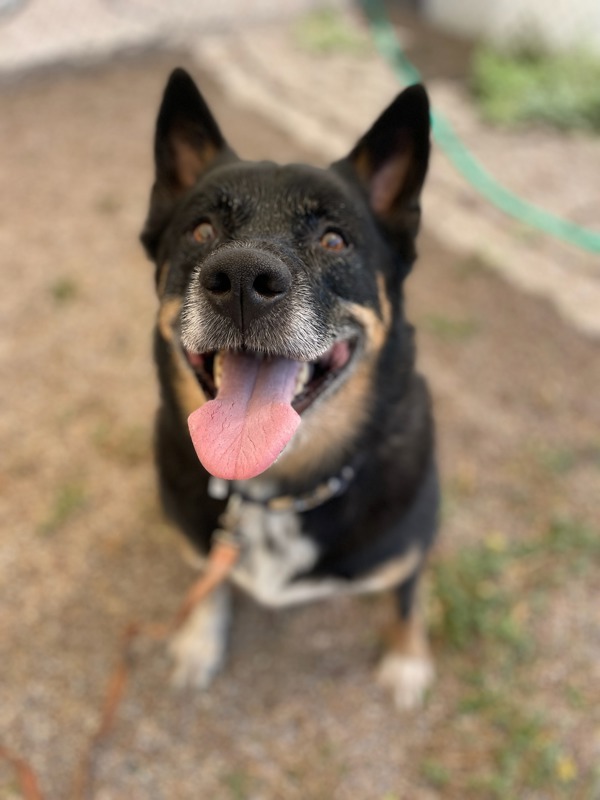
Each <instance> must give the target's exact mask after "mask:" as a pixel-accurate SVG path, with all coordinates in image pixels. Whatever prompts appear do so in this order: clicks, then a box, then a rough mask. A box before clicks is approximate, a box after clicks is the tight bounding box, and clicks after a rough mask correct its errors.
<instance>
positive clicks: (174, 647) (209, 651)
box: [169, 586, 229, 689]
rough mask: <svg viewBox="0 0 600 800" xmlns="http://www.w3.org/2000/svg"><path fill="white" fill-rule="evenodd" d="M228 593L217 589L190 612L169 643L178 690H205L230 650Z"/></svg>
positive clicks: (172, 678)
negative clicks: (228, 639) (228, 641)
mask: <svg viewBox="0 0 600 800" xmlns="http://www.w3.org/2000/svg"><path fill="white" fill-rule="evenodd" d="M228 628H229V592H228V588H227V587H226V586H221V587H219V588H218V589H216V590H215V592H214V593H213V594H212V595H210V596H209V597H208V598H206V600H205V601H204V602H203V603H201V604H200V605H199V606H198V607H197V608H195V609H194V611H193V612H192V613H191V615H190V617H189V619H188V620H186V622H185V624H184V625H183V627H182V628H181V629H180V630H179V631H178V632H177V633H176V634H175V635H174V636H173V638H172V639H171V641H170V643H169V654H170V656H171V658H172V659H173V661H174V663H175V665H174V668H173V673H172V676H171V683H172V685H173V686H174V687H175V688H176V689H183V688H194V689H206V688H207V687H208V686H209V685H210V683H211V682H212V680H213V678H214V677H215V675H216V674H217V672H218V671H219V670H220V668H221V666H222V665H223V661H224V659H225V652H226V649H227V631H228Z"/></svg>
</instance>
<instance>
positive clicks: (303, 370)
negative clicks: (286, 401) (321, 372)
mask: <svg viewBox="0 0 600 800" xmlns="http://www.w3.org/2000/svg"><path fill="white" fill-rule="evenodd" d="M311 371H312V366H311V365H310V364H309V363H308V362H306V361H303V362H302V366H301V367H300V369H299V370H298V375H297V376H296V388H295V390H294V395H297V394H301V393H302V392H303V391H304V387H305V386H306V384H307V383H308V382H309V380H310V374H311Z"/></svg>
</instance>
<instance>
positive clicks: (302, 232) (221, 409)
mask: <svg viewBox="0 0 600 800" xmlns="http://www.w3.org/2000/svg"><path fill="white" fill-rule="evenodd" d="M428 156H429V107H428V101H427V96H426V94H425V91H424V89H423V88H422V87H420V86H413V87H410V88H409V89H407V90H405V91H404V92H403V93H402V94H400V95H399V96H398V97H397V98H396V100H395V101H394V102H393V103H392V104H391V105H390V106H389V108H388V109H387V110H386V111H385V112H384V113H383V114H382V115H381V117H380V118H379V119H378V120H377V122H376V123H375V124H374V125H373V127H372V128H371V129H370V130H369V131H368V132H367V133H366V134H365V135H364V136H363V137H362V138H361V139H360V140H359V141H358V143H357V144H356V146H355V147H354V149H353V150H352V152H351V153H350V155H349V156H348V157H347V158H345V159H343V160H341V161H338V162H336V163H335V164H333V165H332V166H331V167H330V168H329V169H326V170H323V169H317V168H314V167H309V166H305V165H296V164H293V165H288V166H278V165H276V164H274V163H272V162H248V161H242V160H240V159H239V158H238V157H237V156H236V155H235V153H234V152H233V150H232V149H231V148H230V147H229V146H228V145H227V143H226V141H225V139H224V138H223V135H222V134H221V131H220V130H219V127H218V125H217V123H216V122H215V120H214V118H213V116H212V114H211V113H210V111H209V109H208V107H207V105H206V103H205V101H204V100H203V98H202V96H201V95H200V93H199V92H198V90H197V88H196V86H195V84H194V83H193V81H192V80H191V78H190V77H189V75H187V73H185V72H184V71H183V70H176V71H175V72H173V74H172V75H171V77H170V79H169V82H168V85H167V87H166V90H165V94H164V98H163V102H162V106H161V109H160V112H159V116H158V122H157V129H156V139H155V163H156V179H155V183H154V186H153V189H152V196H151V203H150V211H149V214H148V218H147V221H146V225H145V228H144V231H143V233H142V242H143V243H144V246H145V247H146V250H147V252H148V254H149V255H150V257H151V258H152V259H153V260H154V261H155V263H156V279H157V287H158V293H159V297H160V303H161V307H160V313H159V323H158V334H159V337H161V339H162V342H163V343H164V344H165V346H166V347H167V348H168V353H169V355H168V358H169V359H170V365H169V367H168V370H166V372H164V375H166V376H167V379H168V380H169V381H170V382H171V383H172V384H173V385H174V386H175V387H176V388H175V392H176V396H177V398H178V403H179V407H180V411H181V412H182V413H184V414H185V415H186V416H187V415H190V417H189V424H190V432H191V435H192V439H193V441H194V445H195V447H196V451H197V452H198V455H199V458H200V460H201V462H202V463H203V464H204V466H205V467H206V468H207V470H208V471H209V472H211V473H212V474H214V475H217V476H219V477H223V478H227V479H234V480H241V479H246V478H250V477H253V476H255V475H257V474H259V473H261V472H263V471H265V470H267V469H270V470H271V474H274V473H275V474H277V473H279V474H282V475H284V474H285V473H286V472H289V471H290V470H294V469H308V468H312V469H318V465H323V464H326V463H327V462H328V461H332V462H335V461H337V460H338V459H339V458H340V457H341V458H344V453H345V451H346V450H348V449H349V448H350V447H351V446H352V443H353V442H354V441H355V440H356V437H357V436H358V434H359V432H360V431H362V430H364V426H365V424H366V423H367V422H368V419H369V417H370V415H372V413H373V410H374V408H375V407H376V403H375V402H374V399H373V394H374V393H375V392H377V391H380V389H378V388H377V385H376V384H377V383H378V382H381V379H382V378H383V380H385V377H386V376H385V375H383V376H382V375H381V370H382V365H383V364H384V363H385V365H386V369H387V370H390V369H391V370H393V371H396V370H399V371H400V372H401V371H402V370H405V371H406V370H407V369H410V367H411V364H410V363H406V360H407V355H406V354H407V352H410V347H407V346H405V344H403V342H405V340H406V338H407V336H408V337H409V332H408V329H407V326H406V325H405V323H404V320H403V315H402V280H403V278H404V277H405V276H406V274H407V273H408V271H409V270H410V267H411V265H412V263H413V261H414V258H415V246H414V242H415V236H416V233H417V230H418V227H419V217H420V205H419V196H420V191H421V187H422V185H423V181H424V178H425V173H426V170H427V161H428ZM385 353H387V358H384V354H385ZM394 358H395V359H396V362H397V363H396V364H394V363H393V362H394ZM388 377H389V381H390V382H393V381H394V375H393V374H390V375H388ZM282 451H283V455H282V456H281V458H280V459H279V461H278V462H277V464H275V463H274V462H275V461H276V459H277V458H278V456H279V455H280V453H282Z"/></svg>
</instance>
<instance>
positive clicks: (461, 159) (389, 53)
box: [361, 0, 600, 253]
mask: <svg viewBox="0 0 600 800" xmlns="http://www.w3.org/2000/svg"><path fill="white" fill-rule="evenodd" d="M361 1H362V7H363V10H364V13H365V15H366V17H367V19H368V21H369V25H370V27H371V32H372V35H373V40H374V42H375V46H376V47H377V50H378V51H379V53H380V54H381V55H382V56H383V57H384V58H385V59H386V61H388V62H389V63H390V64H391V66H392V67H393V69H394V72H395V73H396V75H397V76H398V78H399V79H400V80H401V81H402V83H405V84H410V83H419V82H420V81H421V80H422V79H421V75H420V73H419V71H418V69H417V68H416V67H415V66H414V64H412V63H411V62H410V61H409V60H408V58H407V57H406V55H405V53H404V51H403V50H402V47H401V46H400V42H399V41H398V37H397V36H396V33H395V31H394V28H393V26H392V24H391V22H390V20H389V18H388V17H387V15H386V13H385V9H384V6H383V3H382V2H381V0H361ZM431 124H432V130H433V135H434V137H435V140H436V141H437V143H438V145H439V146H440V148H441V149H442V150H443V152H444V153H445V154H446V155H447V157H448V158H449V159H450V161H451V162H452V163H453V164H454V166H455V167H456V169H457V170H458V171H459V172H460V173H461V175H463V177H464V178H466V179H467V180H468V181H469V183H470V184H471V185H472V186H473V187H474V188H475V189H477V191H479V192H480V194H482V195H483V196H484V197H485V198H486V199H487V200H489V201H490V202H491V203H493V204H494V205H495V206H496V207H497V208H499V209H501V210H502V211H504V212H505V213H506V214H508V215H510V216H511V217H514V218H515V219H518V220H519V222H522V223H525V224H527V225H530V226H531V227H533V228H537V229H538V230H541V231H543V232H544V233H548V234H550V235H551V236H554V237H556V238H558V239H562V240H563V241H565V242H568V243H569V244H572V245H575V246H577V247H580V248H582V249H583V250H588V251H589V252H591V253H600V232H597V231H593V230H591V229H589V228H584V227H582V226H581V225H576V224H575V223H574V222H569V221H568V220H566V219H563V218H562V217H558V216H556V215H555V214H551V213H550V212H549V211H545V210H544V209H542V208H539V207H538V206H535V205H533V204H532V203H529V202H527V201H526V200H524V199H523V198H522V197H519V196H518V195H516V194H515V193H514V192H511V191H510V190H509V189H507V188H506V187H505V186H502V185H501V184H499V183H498V181H497V180H496V179H495V178H494V177H492V175H490V173H489V172H488V171H487V170H486V169H485V168H484V167H483V166H482V165H481V164H480V163H479V161H477V159H476V158H475V157H474V156H473V155H472V153H471V152H470V151H469V150H468V149H467V147H466V146H465V144H464V143H463V142H462V141H461V139H460V138H459V136H458V135H457V134H456V133H455V132H454V130H453V128H452V126H451V124H450V123H449V122H448V120H446V119H445V118H444V117H443V116H441V115H440V114H437V113H435V112H432V114H431Z"/></svg>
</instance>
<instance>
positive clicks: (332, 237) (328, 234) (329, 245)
mask: <svg viewBox="0 0 600 800" xmlns="http://www.w3.org/2000/svg"><path fill="white" fill-rule="evenodd" d="M319 244H320V245H321V247H323V248H325V250H333V251H334V252H339V251H340V250H345V249H346V247H347V245H346V240H345V239H344V237H343V236H342V234H341V233H338V232H337V231H325V233H324V234H323V236H321V240H320V242H319Z"/></svg>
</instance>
